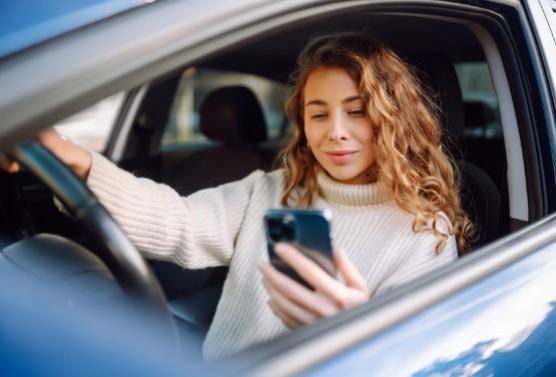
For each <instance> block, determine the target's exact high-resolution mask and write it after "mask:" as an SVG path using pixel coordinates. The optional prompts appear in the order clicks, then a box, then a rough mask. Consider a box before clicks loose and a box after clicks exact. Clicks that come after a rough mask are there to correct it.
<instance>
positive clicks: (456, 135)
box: [411, 53, 500, 248]
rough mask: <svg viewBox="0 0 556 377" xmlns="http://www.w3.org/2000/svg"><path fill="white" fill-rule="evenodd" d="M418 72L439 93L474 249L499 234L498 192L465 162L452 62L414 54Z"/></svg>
mask: <svg viewBox="0 0 556 377" xmlns="http://www.w3.org/2000/svg"><path fill="white" fill-rule="evenodd" d="M411 60H412V63H413V64H414V65H415V67H416V68H417V69H418V71H417V75H418V77H419V78H420V80H421V81H422V82H423V83H424V84H425V86H427V87H428V88H429V89H430V90H432V91H433V92H434V94H435V95H437V96H438V98H437V103H438V104H439V106H440V109H441V117H440V121H441V126H442V128H443V132H444V133H445V135H446V134H447V136H448V143H447V147H448V149H449V153H450V154H451V155H452V156H453V158H454V159H455V163H456V165H457V166H458V167H459V169H460V171H461V180H462V187H461V199H462V205H463V208H464V209H465V210H466V211H467V213H468V215H469V217H470V218H471V221H473V222H474V223H475V224H476V226H477V232H478V234H477V239H476V240H474V241H473V242H472V247H473V248H477V247H479V246H481V245H483V244H485V243H487V242H489V241H492V240H494V239H495V238H496V237H497V236H498V234H499V229H498V228H499V223H500V192H499V191H498V188H497V187H496V185H495V183H494V181H493V180H492V178H491V177H490V176H489V175H488V174H486V173H485V171H484V170H483V169H481V168H480V167H478V166H476V165H474V164H472V163H470V162H469V161H466V160H465V159H464V151H463V136H464V127H465V110H464V104H463V97H462V93H461V88H460V85H459V81H458V77H457V74H456V71H455V69H454V66H453V64H452V62H450V61H449V60H448V59H447V58H446V57H445V56H443V55H441V54H436V53H432V54H423V55H419V56H415V57H413V58H412V59H411Z"/></svg>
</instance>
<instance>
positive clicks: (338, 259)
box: [334, 249, 368, 291]
mask: <svg viewBox="0 0 556 377" xmlns="http://www.w3.org/2000/svg"><path fill="white" fill-rule="evenodd" d="M334 262H335V263H336V268H337V269H338V271H339V272H340V273H341V274H342V276H343V277H344V280H345V282H346V285H347V286H348V287H353V288H355V289H358V290H361V291H367V290H368V288H367V282H366V281H365V278H363V276H362V275H361V274H360V273H359V271H358V270H357V267H355V265H354V264H353V262H352V261H351V260H350V259H349V257H348V256H347V254H346V252H345V251H344V250H343V249H337V250H336V251H335V252H334Z"/></svg>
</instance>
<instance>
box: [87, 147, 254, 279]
mask: <svg viewBox="0 0 556 377" xmlns="http://www.w3.org/2000/svg"><path fill="white" fill-rule="evenodd" d="M91 154H92V165H91V170H90V172H89V176H88V178H87V185H88V186H89V188H90V189H91V190H92V191H93V192H94V193H95V194H96V195H97V197H98V198H99V200H100V201H101V203H102V204H103V205H104V206H105V207H106V208H107V209H108V211H109V212H110V213H111V214H112V216H114V218H115V219H116V221H117V222H118V223H119V224H120V225H121V226H122V228H123V230H124V231H125V232H126V233H127V235H128V236H129V237H130V239H131V241H132V242H133V243H134V244H135V245H136V246H137V248H138V249H139V251H140V252H141V253H142V254H143V255H144V256H146V257H148V258H153V259H162V260H169V261H173V262H174V263H177V264H179V265H181V266H184V267H187V268H205V267H211V266H221V265H228V264H229V262H230V259H231V257H232V254H233V250H234V243H235V239H236V237H237V234H238V233H239V230H240V227H241V224H242V223H243V218H244V214H245V212H246V209H247V206H248V203H249V199H250V196H251V193H252V190H253V187H254V184H255V182H256V180H257V177H260V176H262V175H263V174H264V173H263V172H262V171H256V172H254V173H252V174H250V175H249V176H247V177H246V178H244V179H243V180H241V181H237V182H232V183H229V184H225V185H222V186H219V187H216V188H210V189H206V190H201V191H198V192H196V193H194V194H192V195H189V196H187V197H180V196H179V194H178V193H177V192H176V191H175V190H173V189H172V188H170V187H169V186H167V185H163V184H159V183H156V182H153V181H151V180H149V179H145V178H137V177H135V176H134V175H133V174H131V173H128V172H126V171H124V170H122V169H120V168H119V167H117V166H116V165H114V164H113V163H112V162H110V161H109V160H108V159H106V158H105V157H103V156H101V155H100V154H97V153H94V152H92V153H91Z"/></svg>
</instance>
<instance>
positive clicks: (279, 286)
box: [260, 263, 338, 317]
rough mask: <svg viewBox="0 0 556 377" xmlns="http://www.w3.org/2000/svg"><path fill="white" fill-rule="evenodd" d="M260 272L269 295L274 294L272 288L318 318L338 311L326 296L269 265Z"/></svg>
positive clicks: (262, 265)
mask: <svg viewBox="0 0 556 377" xmlns="http://www.w3.org/2000/svg"><path fill="white" fill-rule="evenodd" d="M260 270H261V272H262V273H263V283H264V284H265V288H267V290H268V291H269V293H272V292H270V290H269V289H268V288H271V289H273V292H274V291H276V292H279V294H280V295H281V296H283V297H285V298H286V299H288V300H290V301H292V302H293V303H295V304H296V305H298V306H300V307H302V308H303V309H304V310H307V311H309V312H310V313H312V314H313V315H315V316H317V317H328V316H331V315H333V314H335V313H336V312H337V311H338V308H337V307H336V305H335V304H334V303H333V302H331V301H330V300H328V299H327V298H326V297H325V296H323V295H321V294H319V293H318V292H314V291H311V290H309V289H307V288H306V287H304V286H302V285H301V284H299V283H298V282H296V281H294V280H293V279H291V278H290V277H289V276H286V275H284V274H283V273H281V272H280V271H278V270H276V269H275V268H274V267H272V265H270V264H269V263H263V264H261V265H260Z"/></svg>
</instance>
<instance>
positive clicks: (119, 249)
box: [11, 142, 178, 340]
mask: <svg viewBox="0 0 556 377" xmlns="http://www.w3.org/2000/svg"><path fill="white" fill-rule="evenodd" d="M11 155H12V157H13V158H14V159H15V160H16V161H18V162H19V163H20V164H22V165H23V166H25V167H26V168H27V169H29V171H30V172H31V173H33V174H34V175H35V176H36V177H37V178H39V179H40V180H41V181H42V182H43V183H44V184H45V185H46V186H47V187H48V188H49V189H51V190H52V192H53V193H54V194H55V195H56V197H57V198H58V199H59V200H60V201H61V202H62V203H63V204H64V206H65V207H66V209H67V210H68V211H69V212H70V213H71V214H72V215H73V216H74V217H75V218H76V220H77V221H78V222H79V223H80V224H82V225H83V227H84V229H85V232H87V233H88V234H89V235H90V236H92V237H93V238H94V239H95V240H97V241H99V244H100V245H102V247H104V248H105V250H106V253H99V255H98V256H99V257H100V258H101V260H102V261H103V262H104V263H105V265H106V266H107V267H108V269H109V270H110V271H111V272H112V274H113V276H114V277H115V279H116V281H117V282H118V284H119V285H120V286H121V287H122V289H123V291H124V293H125V294H126V296H127V297H128V298H130V299H131V301H132V303H133V304H134V305H136V306H138V307H139V309H140V310H143V311H145V312H146V313H148V314H152V315H153V318H155V319H156V320H157V321H159V322H161V323H162V325H163V328H164V329H166V330H168V331H169V334H170V336H171V337H172V338H173V339H174V340H177V339H178V335H177V330H176V327H175V324H174V321H173V316H172V315H171V314H170V311H169V308H168V302H167V300H166V298H165V296H164V293H163V291H162V289H161V287H160V285H159V283H158V280H157V279H156V277H155V276H154V274H153V273H152V271H151V270H150V268H149V267H148V265H147V263H146V262H145V260H144V259H143V257H142V256H141V254H140V253H139V251H138V250H137V248H136V247H135V246H134V245H133V244H132V243H131V241H130V240H129V238H128V237H127V236H126V235H125V233H124V232H123V230H122V229H121V228H120V226H119V225H118V224H117V223H116V221H115V220H114V219H113V218H112V216H111V215H110V214H109V212H108V211H107V210H106V209H105V208H104V206H103V205H102V204H101V203H100V202H99V201H98V199H97V198H96V197H95V195H94V194H93V193H92V192H91V190H89V188H87V186H86V185H85V184H84V183H83V182H82V180H81V179H79V178H78V177H77V176H76V175H75V174H74V173H73V172H72V171H71V170H70V169H69V168H68V167H67V166H66V165H64V163H62V162H61V161H60V160H59V159H58V158H57V157H56V156H54V155H53V154H52V153H51V152H50V151H48V150H47V149H46V148H44V147H43V146H42V145H40V144H38V143H35V142H28V143H23V144H20V145H18V146H16V147H15V148H14V150H13V151H12V152H11Z"/></svg>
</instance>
